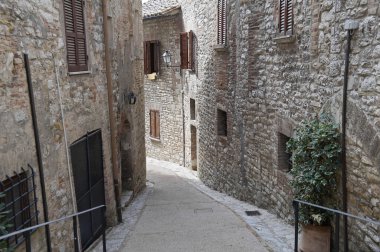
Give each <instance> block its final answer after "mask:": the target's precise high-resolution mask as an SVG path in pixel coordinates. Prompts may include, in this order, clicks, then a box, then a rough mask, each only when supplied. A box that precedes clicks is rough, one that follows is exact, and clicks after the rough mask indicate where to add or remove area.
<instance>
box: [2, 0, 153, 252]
mask: <svg viewBox="0 0 380 252" xmlns="http://www.w3.org/2000/svg"><path fill="white" fill-rule="evenodd" d="M104 17H105V18H104ZM106 35H107V36H106ZM142 35H143V34H142V8H141V2H140V1H132V0H127V1H122V0H114V1H108V0H103V1H101V0H95V1H87V0H84V1H83V0H65V1H53V0H46V1H39V0H28V1H24V0H20V1H13V0H4V1H1V3H0V41H1V43H0V62H1V63H0V66H1V67H0V96H1V99H0V118H1V124H0V125H1V128H2V130H1V132H0V160H1V165H0V181H1V183H0V191H5V192H7V198H6V201H7V202H11V201H12V200H11V201H10V200H9V199H8V198H9V197H10V196H9V195H11V194H13V195H15V196H16V197H15V198H17V195H18V196H20V195H22V194H23V193H26V192H27V191H29V190H30V192H31V193H29V194H28V196H22V197H21V198H22V199H21V200H19V201H18V203H16V204H13V205H12V204H11V205H10V206H9V208H10V209H11V210H12V211H11V212H13V214H14V212H17V211H19V210H20V208H24V207H25V209H24V210H23V213H22V216H21V215H17V216H16V217H14V216H13V217H12V216H10V217H12V221H13V220H15V221H14V223H12V224H14V225H13V229H15V228H23V227H26V225H29V224H28V223H32V225H34V224H36V223H37V221H38V223H42V222H44V221H46V218H45V217H46V216H45V214H47V217H48V219H49V220H54V219H58V218H61V217H63V216H67V215H70V214H72V213H75V212H77V211H80V210H84V209H86V208H90V207H94V206H96V205H99V204H104V203H105V204H106V206H107V211H106V216H107V225H109V226H111V225H115V224H116V223H117V222H118V218H117V216H118V214H119V213H120V211H121V209H120V208H121V207H122V206H121V204H122V199H121V198H122V195H123V192H124V191H127V190H128V191H133V193H137V192H138V191H139V190H140V189H141V188H143V187H144V186H145V180H146V179H145V178H146V169H145V141H144V134H145V132H144V129H143V128H141V127H140V125H144V124H145V118H144V116H143V115H144V87H143V72H142V69H143V48H142ZM24 54H28V58H29V63H30V73H31V82H30V83H31V84H32V87H33V90H34V96H33V97H34V104H35V105H34V106H35V108H36V122H37V129H38V131H39V140H40V146H41V161H42V164H43V167H41V166H39V165H38V157H37V155H36V144H35V137H38V136H36V135H35V134H34V127H33V120H32V119H33V116H32V113H31V105H30V102H29V101H30V100H29V97H28V93H29V89H28V85H27V84H28V81H27V75H26V65H25V63H26V60H25V59H24V57H23V55H24ZM109 105H111V106H109ZM109 108H110V109H109ZM28 164H29V165H30V167H32V168H33V170H34V174H35V176H34V181H32V180H33V178H32V175H33V173H32V169H31V168H30V167H28ZM20 167H23V168H24V170H25V171H24V170H22V169H21V168H20ZM40 169H43V171H44V174H42V173H40V171H41V170H40ZM83 172H85V173H83ZM86 174H87V176H86ZM43 184H44V185H45V193H44V192H43V191H44V190H43V187H42V186H43ZM34 185H35V186H34ZM34 188H35V189H34ZM90 188H91V189H90ZM44 194H45V195H46V200H44ZM32 196H34V197H32ZM35 198H37V202H36V204H35V203H34V199H35ZM44 202H45V203H46V206H45V204H43V203H44ZM28 205H30V206H31V207H27V206H28ZM35 215H36V216H37V217H36V216H35ZM95 215H97V216H98V217H99V216H101V215H100V213H99V212H98V214H95V213H94V214H93V217H91V216H90V215H87V216H85V217H83V219H81V218H80V219H79V227H80V234H81V246H82V248H85V247H88V246H89V245H90V244H91V242H93V240H94V237H95V238H96V236H97V235H98V234H99V230H97V231H94V232H90V233H89V232H88V227H89V226H88V225H90V224H89V222H90V221H89V219H88V218H93V219H92V220H93V221H94V220H95V222H97V223H94V222H92V223H91V225H93V226H92V228H93V229H96V228H98V227H99V225H98V226H96V225H97V224H99V220H100V219H101V217H100V219H99V218H98V219H96V218H97V217H95ZM86 218H87V219H86ZM30 219H32V220H30ZM119 221H120V219H119ZM82 224H84V225H82ZM86 225H87V226H86ZM10 231H12V229H11V230H10ZM50 236H51V241H52V243H51V245H52V249H53V251H73V246H74V243H73V242H70V241H73V239H72V237H73V232H72V221H66V222H60V223H58V224H53V225H51V226H50ZM31 238H32V248H33V251H44V250H46V246H47V245H46V237H45V232H44V229H43V228H40V229H38V230H36V231H35V232H34V233H33V234H32V236H31ZM22 240H23V239H14V238H12V240H10V243H11V245H15V246H17V249H20V250H22V249H23V246H24V243H25V242H23V241H22Z"/></svg>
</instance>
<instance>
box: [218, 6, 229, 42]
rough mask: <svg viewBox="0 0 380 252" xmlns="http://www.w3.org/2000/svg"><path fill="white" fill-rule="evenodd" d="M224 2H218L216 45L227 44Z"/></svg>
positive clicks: (225, 7)
mask: <svg viewBox="0 0 380 252" xmlns="http://www.w3.org/2000/svg"><path fill="white" fill-rule="evenodd" d="M226 9H227V5H226V0H218V45H226V44H227V16H226Z"/></svg>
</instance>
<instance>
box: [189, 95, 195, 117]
mask: <svg viewBox="0 0 380 252" xmlns="http://www.w3.org/2000/svg"><path fill="white" fill-rule="evenodd" d="M190 119H191V120H195V100H194V99H191V98H190Z"/></svg>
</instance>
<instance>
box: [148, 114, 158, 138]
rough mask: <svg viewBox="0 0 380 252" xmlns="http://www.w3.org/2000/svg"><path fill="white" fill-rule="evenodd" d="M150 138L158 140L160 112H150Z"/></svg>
mask: <svg viewBox="0 0 380 252" xmlns="http://www.w3.org/2000/svg"><path fill="white" fill-rule="evenodd" d="M149 113H150V136H151V137H152V138H156V139H160V112H159V111H157V110H150V112H149Z"/></svg>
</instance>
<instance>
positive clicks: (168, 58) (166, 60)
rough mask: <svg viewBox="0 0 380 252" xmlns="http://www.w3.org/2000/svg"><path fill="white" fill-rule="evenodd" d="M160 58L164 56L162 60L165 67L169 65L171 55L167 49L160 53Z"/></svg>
mask: <svg viewBox="0 0 380 252" xmlns="http://www.w3.org/2000/svg"><path fill="white" fill-rule="evenodd" d="M162 58H164V62H165V64H166V67H169V65H170V62H171V61H172V55H171V53H170V52H169V51H165V52H164V54H163V55H162Z"/></svg>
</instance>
